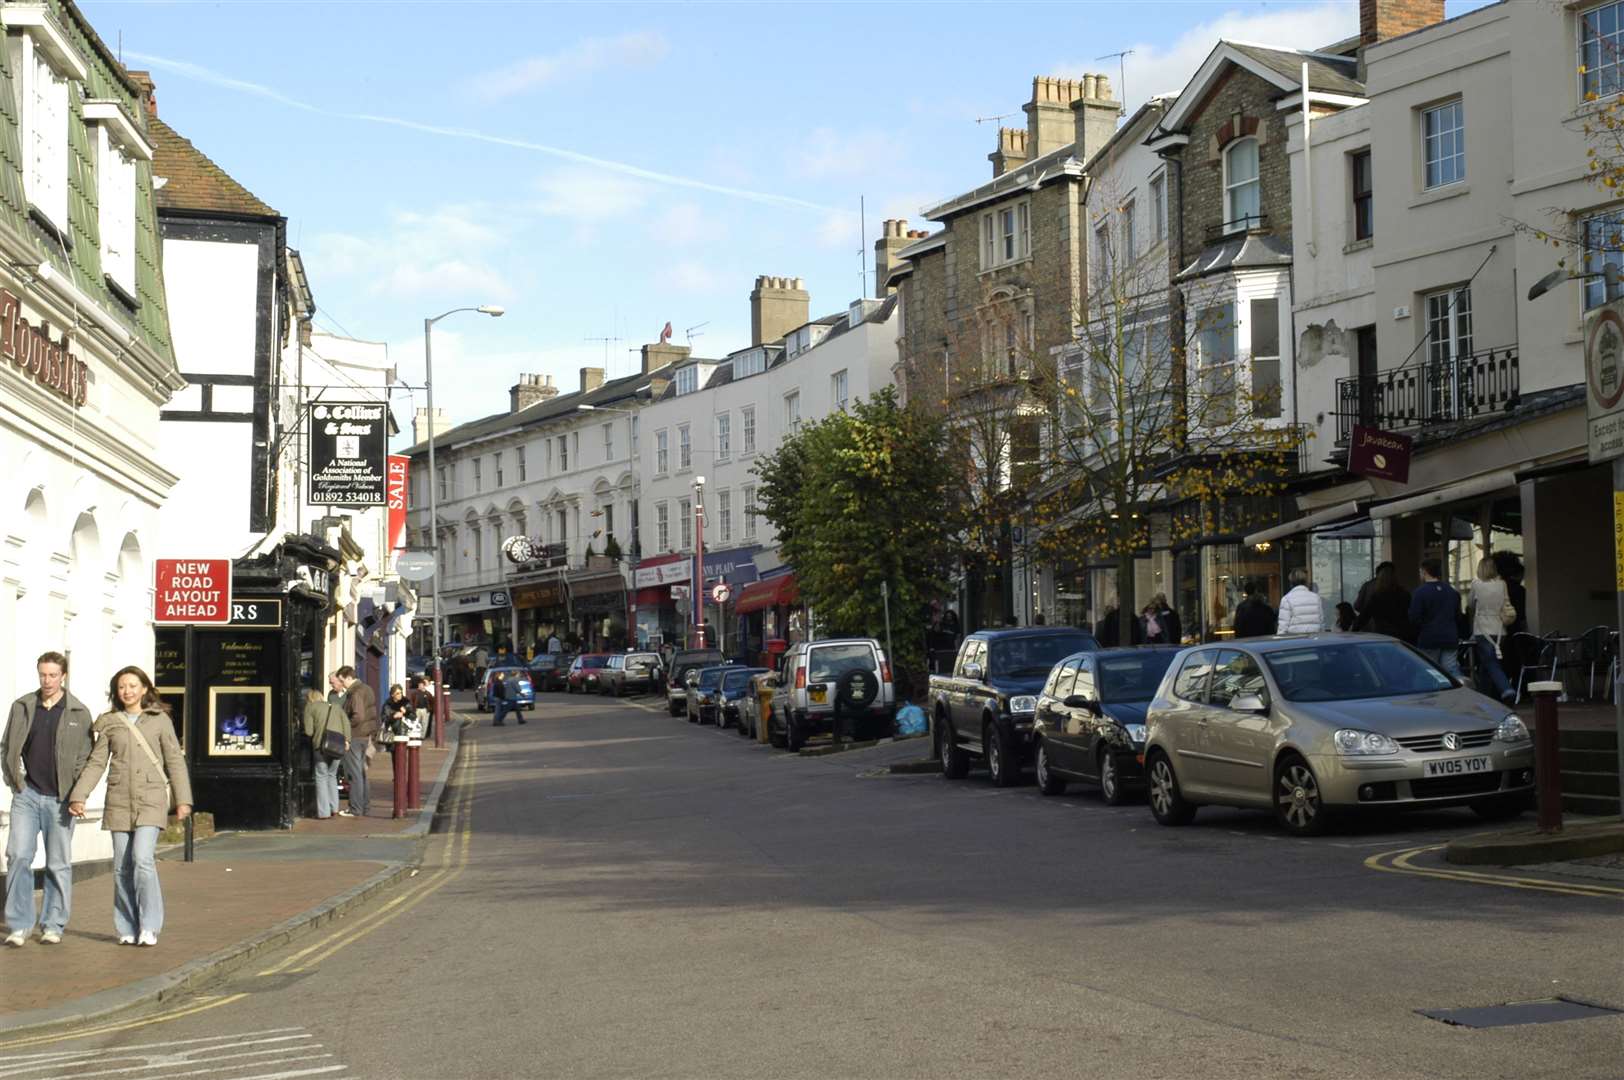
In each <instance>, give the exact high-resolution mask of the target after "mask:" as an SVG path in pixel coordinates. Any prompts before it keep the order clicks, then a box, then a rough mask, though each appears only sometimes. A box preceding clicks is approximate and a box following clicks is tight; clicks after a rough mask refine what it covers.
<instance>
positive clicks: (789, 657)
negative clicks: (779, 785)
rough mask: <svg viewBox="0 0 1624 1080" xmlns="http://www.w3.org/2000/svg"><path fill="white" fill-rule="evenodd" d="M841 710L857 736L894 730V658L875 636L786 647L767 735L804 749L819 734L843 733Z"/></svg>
mask: <svg viewBox="0 0 1624 1080" xmlns="http://www.w3.org/2000/svg"><path fill="white" fill-rule="evenodd" d="M837 711H838V713H839V715H840V717H841V719H842V721H843V723H844V724H845V725H846V732H844V733H846V734H851V735H854V736H856V737H857V738H864V737H871V736H872V735H874V734H879V733H880V732H882V731H883V732H884V733H886V734H889V733H890V730H891V722H892V720H893V719H894V718H895V716H896V687H895V685H894V684H893V683H892V681H891V662H890V661H889V660H888V659H886V656H885V650H884V649H883V648H882V647H881V646H880V643H879V642H878V641H876V640H875V639H874V638H830V639H828V640H825V641H811V642H806V641H803V642H798V643H797V644H795V645H792V646H790V648H789V650H788V651H787V652H786V653H784V659H783V662H782V664H781V666H780V667H779V674H778V679H777V682H776V684H775V685H774V686H773V703H772V711H771V714H770V715H769V716H768V723H767V737H768V739H769V740H771V742H772V744H773V745H774V746H780V747H787V748H789V749H791V750H799V749H800V748H801V747H802V746H804V745H805V744H806V740H807V739H808V738H809V737H810V736H811V735H813V734H816V733H819V732H829V733H830V734H832V735H836V736H837V737H838V736H839V735H840V734H842V732H836V731H835V717H836V713H837Z"/></svg>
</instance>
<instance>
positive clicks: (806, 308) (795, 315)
mask: <svg viewBox="0 0 1624 1080" xmlns="http://www.w3.org/2000/svg"><path fill="white" fill-rule="evenodd" d="M811 310H812V297H811V295H810V294H809V293H808V292H807V291H806V283H805V282H803V281H802V280H801V279H800V278H790V277H768V276H767V275H762V276H761V277H758V278H756V287H755V288H754V289H752V290H750V344H752V345H760V344H762V343H764V342H768V341H777V340H778V339H779V338H781V337H783V336H784V335H785V334H787V333H789V332H790V331H791V330H793V329H795V328H796V327H797V326H803V325H805V324H806V322H807V321H808V320H809V319H810V318H811V314H810V313H811Z"/></svg>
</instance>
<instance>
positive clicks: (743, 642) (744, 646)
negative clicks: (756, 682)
mask: <svg viewBox="0 0 1624 1080" xmlns="http://www.w3.org/2000/svg"><path fill="white" fill-rule="evenodd" d="M760 550H761V545H760V544H751V545H749V546H747V547H738V548H724V549H723V550H721V551H707V552H705V596H704V603H705V616H704V620H703V621H704V623H705V625H707V626H710V627H714V628H716V629H717V630H718V631H719V633H718V635H717V638H716V640H714V641H711V642H709V644H711V645H714V646H717V647H719V648H721V649H722V650H723V651H724V652H726V653H727V654H728V655H730V656H731V655H742V654H743V653H745V652H746V651H750V650H753V651H756V652H759V651H760V650H761V648H762V644H761V640H760V637H759V636H757V637H756V638H754V639H752V637H751V634H750V622H749V620H748V619H747V618H746V617H745V616H744V615H741V614H740V613H739V610H738V599H739V594H740V593H741V592H742V591H743V590H744V588H745V586H747V585H749V584H751V583H752V582H754V581H756V580H757V579H758V578H759V577H760V576H761V575H760V573H759V572H758V571H757V569H756V563H755V556H756V553H757V552H759V551H760ZM723 584H725V585H727V587H728V590H729V596H728V600H727V602H726V603H725V604H718V603H717V602H716V598H715V596H714V591H715V589H716V586H717V585H723ZM752 640H754V644H751V642H752Z"/></svg>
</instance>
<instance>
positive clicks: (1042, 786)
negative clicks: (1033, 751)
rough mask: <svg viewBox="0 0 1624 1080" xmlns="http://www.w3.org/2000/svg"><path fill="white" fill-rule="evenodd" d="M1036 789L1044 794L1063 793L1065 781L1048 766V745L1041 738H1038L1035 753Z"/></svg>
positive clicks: (1064, 791)
mask: <svg viewBox="0 0 1624 1080" xmlns="http://www.w3.org/2000/svg"><path fill="white" fill-rule="evenodd" d="M1036 766H1037V774H1038V790H1039V791H1041V792H1043V793H1044V794H1045V795H1064V794H1065V793H1066V782H1065V781H1064V780H1062V779H1060V777H1058V776H1056V775H1055V774H1054V770H1053V769H1051V768H1050V767H1049V745H1048V743H1047V742H1045V741H1044V740H1042V739H1039V740H1038V753H1037V762H1036Z"/></svg>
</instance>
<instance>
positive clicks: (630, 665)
mask: <svg viewBox="0 0 1624 1080" xmlns="http://www.w3.org/2000/svg"><path fill="white" fill-rule="evenodd" d="M659 680H660V654H659V653H651V652H634V653H621V654H619V655H616V656H611V657H610V658H609V664H608V666H607V667H605V668H604V669H603V671H602V672H601V673H600V674H599V675H598V690H599V691H600V692H602V693H604V694H612V695H614V696H615V697H623V696H624V695H626V694H631V693H638V694H652V693H653V692H654V688H655V687H656V686H658V685H659Z"/></svg>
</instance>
